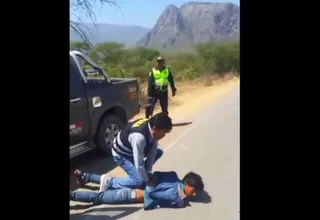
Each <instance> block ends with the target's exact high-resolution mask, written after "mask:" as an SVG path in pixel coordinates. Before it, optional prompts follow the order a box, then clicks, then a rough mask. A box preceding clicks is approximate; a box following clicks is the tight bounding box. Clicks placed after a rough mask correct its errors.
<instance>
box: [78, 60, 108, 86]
mask: <svg viewBox="0 0 320 220" xmlns="http://www.w3.org/2000/svg"><path fill="white" fill-rule="evenodd" d="M78 59H79V62H80V63H81V68H82V70H83V74H84V75H85V77H86V78H87V80H88V82H95V83H99V82H105V81H107V80H106V78H105V76H104V75H103V73H102V71H101V70H100V69H97V68H95V67H94V66H92V65H91V64H90V63H88V62H87V61H86V60H84V59H82V57H79V56H78Z"/></svg>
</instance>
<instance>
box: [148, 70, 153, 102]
mask: <svg viewBox="0 0 320 220" xmlns="http://www.w3.org/2000/svg"><path fill="white" fill-rule="evenodd" d="M153 95H154V77H153V74H152V72H150V73H149V78H148V97H152V96H153Z"/></svg>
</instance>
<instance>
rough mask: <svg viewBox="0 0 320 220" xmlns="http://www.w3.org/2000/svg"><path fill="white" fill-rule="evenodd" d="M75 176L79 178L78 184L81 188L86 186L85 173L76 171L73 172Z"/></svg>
mask: <svg viewBox="0 0 320 220" xmlns="http://www.w3.org/2000/svg"><path fill="white" fill-rule="evenodd" d="M73 175H75V176H76V177H77V184H78V185H79V186H80V187H83V186H84V185H85V182H84V179H83V175H84V173H83V172H82V171H81V170H78V169H76V170H75V171H74V172H73Z"/></svg>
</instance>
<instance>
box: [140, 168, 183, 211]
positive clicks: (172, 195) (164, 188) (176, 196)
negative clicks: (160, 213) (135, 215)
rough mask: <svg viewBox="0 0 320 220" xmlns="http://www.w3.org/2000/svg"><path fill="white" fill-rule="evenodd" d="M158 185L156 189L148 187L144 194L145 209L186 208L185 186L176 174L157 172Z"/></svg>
mask: <svg viewBox="0 0 320 220" xmlns="http://www.w3.org/2000/svg"><path fill="white" fill-rule="evenodd" d="M154 175H155V177H156V178H157V180H158V184H157V185H156V186H155V187H150V186H146V188H145V193H144V197H145V198H144V209H145V210H151V209H155V208H184V207H185V203H184V201H183V199H184V198H185V197H186V196H185V194H184V193H183V192H184V188H183V187H184V185H183V183H182V182H181V180H180V179H179V177H178V175H177V173H176V172H173V171H171V172H155V173H154Z"/></svg>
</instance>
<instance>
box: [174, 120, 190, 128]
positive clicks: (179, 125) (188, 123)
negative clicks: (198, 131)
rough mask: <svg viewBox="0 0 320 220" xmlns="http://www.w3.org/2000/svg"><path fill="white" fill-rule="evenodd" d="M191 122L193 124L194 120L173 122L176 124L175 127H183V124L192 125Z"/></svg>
mask: <svg viewBox="0 0 320 220" xmlns="http://www.w3.org/2000/svg"><path fill="white" fill-rule="evenodd" d="M190 124H192V121H188V122H180V123H173V124H172V126H174V127H181V126H186V125H190Z"/></svg>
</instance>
